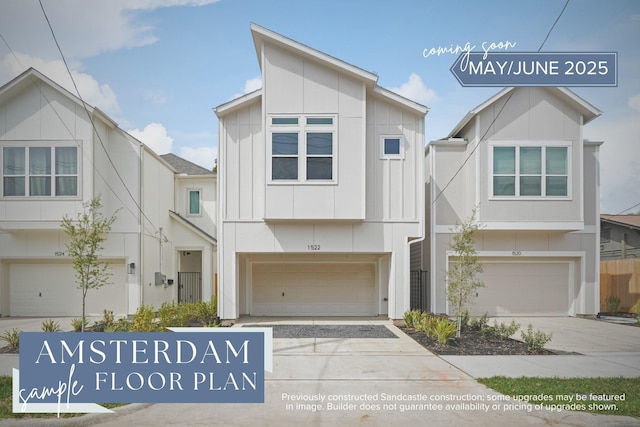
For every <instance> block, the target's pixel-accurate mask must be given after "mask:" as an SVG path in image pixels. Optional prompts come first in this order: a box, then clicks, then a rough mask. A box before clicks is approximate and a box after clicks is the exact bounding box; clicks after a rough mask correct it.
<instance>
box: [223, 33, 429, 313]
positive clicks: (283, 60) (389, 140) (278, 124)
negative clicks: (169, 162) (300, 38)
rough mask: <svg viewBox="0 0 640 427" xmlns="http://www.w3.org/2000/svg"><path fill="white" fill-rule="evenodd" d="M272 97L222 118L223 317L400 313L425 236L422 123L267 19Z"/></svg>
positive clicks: (260, 41) (230, 106)
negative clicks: (413, 256) (413, 258)
mask: <svg viewBox="0 0 640 427" xmlns="http://www.w3.org/2000/svg"><path fill="white" fill-rule="evenodd" d="M251 33H252V36H253V40H254V44H255V49H256V53H257V57H258V62H259V64H260V68H261V71H262V89H260V90H258V91H255V92H253V93H250V94H248V95H245V96H242V97H240V98H237V99H235V100H232V101H230V102H228V103H226V104H223V105H221V106H219V107H217V108H216V109H215V112H216V114H217V116H218V118H219V157H218V160H219V173H218V203H219V215H218V218H219V226H218V235H217V237H218V242H219V245H220V247H219V249H220V250H219V251H218V274H219V283H220V287H219V300H218V301H219V302H218V304H219V306H218V312H219V315H220V317H221V318H223V319H236V318H238V317H239V316H243V315H252V316H260V315H283V316H288V315H295V316H306V315H313V316H330V315H354V316H376V315H381V316H388V317H390V318H399V317H402V314H403V312H404V311H405V310H406V309H408V308H409V281H408V275H409V245H410V243H411V242H412V241H416V240H419V239H423V238H424V237H425V229H424V217H425V216H424V206H425V203H424V187H423V183H424V176H423V167H424V163H423V156H424V116H425V115H426V113H427V111H428V109H427V108H426V107H424V106H422V105H419V104H416V103H415V102H412V101H410V100H407V99H405V98H403V97H401V96H399V95H397V94H395V93H392V92H390V91H388V90H386V89H384V88H381V87H380V86H378V85H377V79H378V78H377V76H376V75H375V74H372V73H370V72H367V71H364V70H362V69H360V68H358V67H356V66H353V65H350V64H348V63H346V62H343V61H341V60H339V59H336V58H334V57H332V56H329V55H327V54H325V53H323V52H320V51H317V50H315V49H313V48H310V47H308V46H305V45H303V44H301V43H298V42H296V41H294V40H291V39H288V38H286V37H283V36H281V35H279V34H276V33H274V32H272V31H270V30H267V29H265V28H262V27H260V26H258V25H252V26H251Z"/></svg>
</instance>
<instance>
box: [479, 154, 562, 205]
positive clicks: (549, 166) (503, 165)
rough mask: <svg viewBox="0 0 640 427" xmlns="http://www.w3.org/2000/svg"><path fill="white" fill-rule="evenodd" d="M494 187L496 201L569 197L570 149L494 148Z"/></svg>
mask: <svg viewBox="0 0 640 427" xmlns="http://www.w3.org/2000/svg"><path fill="white" fill-rule="evenodd" d="M491 150H492V151H491V153H492V163H493V165H492V174H491V187H492V192H493V196H494V197H522V198H527V197H531V198H536V197H549V198H551V197H568V196H569V147H568V146H561V145H555V144H554V145H533V144H531V145H530V144H529V143H524V144H522V145H507V144H505V145H493V146H492V147H491Z"/></svg>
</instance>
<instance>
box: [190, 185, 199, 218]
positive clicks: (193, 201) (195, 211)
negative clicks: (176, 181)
mask: <svg viewBox="0 0 640 427" xmlns="http://www.w3.org/2000/svg"><path fill="white" fill-rule="evenodd" d="M189 215H200V190H189Z"/></svg>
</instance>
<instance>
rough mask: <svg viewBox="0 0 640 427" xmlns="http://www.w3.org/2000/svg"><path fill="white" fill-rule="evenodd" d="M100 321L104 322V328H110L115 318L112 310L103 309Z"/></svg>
mask: <svg viewBox="0 0 640 427" xmlns="http://www.w3.org/2000/svg"><path fill="white" fill-rule="evenodd" d="M102 321H103V322H104V326H105V327H109V326H112V325H113V324H114V323H115V321H116V316H115V315H114V314H113V311H112V310H107V309H104V310H102Z"/></svg>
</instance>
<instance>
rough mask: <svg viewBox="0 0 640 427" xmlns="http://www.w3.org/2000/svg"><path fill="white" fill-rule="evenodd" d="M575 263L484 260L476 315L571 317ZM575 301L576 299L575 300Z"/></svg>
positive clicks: (475, 302)
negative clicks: (481, 285) (572, 272)
mask: <svg viewBox="0 0 640 427" xmlns="http://www.w3.org/2000/svg"><path fill="white" fill-rule="evenodd" d="M572 268H573V263H572V262H570V261H541V260H531V261H528V262H527V261H518V262H508V261H504V262H497V261H483V269H484V273H483V274H482V276H481V277H482V280H483V281H484V284H485V287H483V288H480V289H478V291H477V294H478V295H477V297H476V298H475V300H474V301H473V304H472V306H471V308H470V310H469V312H470V313H471V314H472V315H477V316H478V315H482V314H483V313H485V312H486V313H488V314H489V316H567V315H569V314H570V292H571V289H572V288H573V287H572V286H571V280H572V274H571V271H572ZM571 300H573V298H571Z"/></svg>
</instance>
